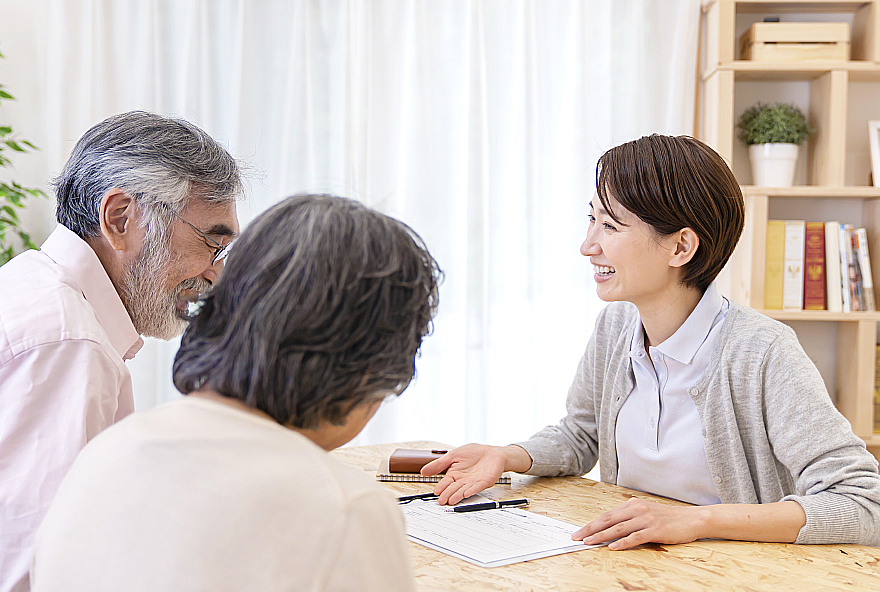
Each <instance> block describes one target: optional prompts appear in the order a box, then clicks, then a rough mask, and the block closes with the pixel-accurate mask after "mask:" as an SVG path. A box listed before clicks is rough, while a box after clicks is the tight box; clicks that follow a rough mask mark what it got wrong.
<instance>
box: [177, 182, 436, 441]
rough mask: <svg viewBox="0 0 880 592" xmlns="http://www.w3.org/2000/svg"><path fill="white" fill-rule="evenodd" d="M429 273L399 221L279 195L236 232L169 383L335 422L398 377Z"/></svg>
mask: <svg viewBox="0 0 880 592" xmlns="http://www.w3.org/2000/svg"><path fill="white" fill-rule="evenodd" d="M440 277H441V272H440V270H439V268H438V266H437V263H436V262H435V261H434V258H433V257H431V255H430V254H429V253H428V251H427V249H426V248H425V246H424V243H423V242H422V240H421V239H420V238H419V236H418V235H417V234H416V233H415V232H413V231H412V230H411V229H410V228H409V227H408V226H406V225H405V224H403V223H402V222H399V221H397V220H395V219H393V218H389V217H388V216H385V215H384V214H381V213H379V212H376V211H374V210H371V209H370V208H367V207H366V206H364V205H362V204H360V203H358V202H356V201H352V200H348V199H343V198H338V197H332V196H327V195H301V196H294V197H290V198H287V199H286V200H284V201H282V202H281V203H279V204H278V205H276V206H274V207H272V208H271V209H269V210H268V211H266V212H264V213H263V214H261V215H260V216H259V217H258V218H256V219H255V220H254V221H253V222H252V223H251V224H250V225H249V226H248V228H247V229H246V230H245V232H244V233H243V234H242V236H241V237H240V238H239V239H238V241H237V242H236V244H235V246H234V247H233V249H232V251H231V253H230V254H229V257H228V258H227V262H226V267H225V269H224V272H223V275H222V277H221V278H220V281H219V282H218V283H217V284H216V285H215V286H214V288H213V289H212V290H211V291H210V292H209V293H208V294H207V295H206V296H205V297H204V299H203V300H202V305H201V308H200V310H199V312H198V313H197V314H196V315H195V316H194V318H193V319H192V321H191V322H190V325H189V327H188V328H187V330H186V332H185V333H184V335H183V339H182V341H181V347H180V350H179V351H178V352H177V356H176V358H175V360H174V373H173V377H174V384H175V386H177V388H178V390H180V391H181V392H183V393H190V392H193V391H196V390H199V389H213V390H215V391H217V392H219V393H221V394H223V395H225V396H227V397H232V398H235V399H238V400H240V401H243V402H244V403H246V404H247V405H249V406H250V407H253V408H256V409H260V410H262V411H264V412H266V413H268V414H269V415H271V416H272V417H273V418H275V420H276V421H278V422H279V423H281V424H283V425H288V426H292V427H296V428H304V429H310V428H315V427H318V426H319V424H321V423H322V422H329V423H332V424H340V423H342V422H343V421H344V419H345V417H346V416H347V415H348V413H349V412H350V411H351V410H352V409H354V408H355V407H357V406H358V405H360V404H362V403H365V402H367V401H369V400H372V399H374V398H378V397H384V396H385V394H387V393H389V392H393V393H398V394H399V393H400V392H402V391H403V390H404V389H405V388H406V387H407V385H408V384H409V383H410V381H411V380H412V378H413V376H414V374H415V357H416V355H417V353H418V350H419V347H420V345H421V342H422V338H423V337H424V336H425V335H427V334H428V333H429V331H430V327H431V319H432V318H433V316H434V313H435V312H436V308H437V300H438V291H437V286H438V283H439V280H440Z"/></svg>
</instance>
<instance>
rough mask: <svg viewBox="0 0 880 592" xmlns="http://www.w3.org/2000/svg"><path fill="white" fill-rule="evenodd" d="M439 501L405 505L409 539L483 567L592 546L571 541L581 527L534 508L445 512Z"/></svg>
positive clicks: (507, 563)
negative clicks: (572, 535)
mask: <svg viewBox="0 0 880 592" xmlns="http://www.w3.org/2000/svg"><path fill="white" fill-rule="evenodd" d="M447 507H448V506H441V505H439V504H438V503H437V502H436V501H416V502H413V503H410V504H406V505H404V506H402V509H403V512H404V515H405V517H406V534H407V536H408V537H409V539H410V540H412V541H415V542H417V543H420V544H422V545H425V546H426V547H430V548H432V549H436V550H437V551H441V552H443V553H447V554H449V555H453V556H455V557H458V558H459V559H464V560H465V561H469V562H470V563H473V564H475V565H479V566H480V567H499V566H502V565H510V564H511V563H519V562H520V561H528V560H530V559H538V558H540V557H549V556H551V555H560V554H562V553H571V552H573V551H583V550H585V549H592V548H593V547H597V546H599V545H585V544H584V543H582V542H580V541H573V540H571V533H573V532H574V531H575V530H577V529H578V528H579V527H578V526H576V525H574V524H569V523H568V522H563V521H561V520H556V519H554V518H548V517H547V516H542V515H540V514H535V513H534V512H528V511H526V510H519V509H514V508H507V509H501V510H483V511H479V512H464V513H456V512H446V511H445V508H447Z"/></svg>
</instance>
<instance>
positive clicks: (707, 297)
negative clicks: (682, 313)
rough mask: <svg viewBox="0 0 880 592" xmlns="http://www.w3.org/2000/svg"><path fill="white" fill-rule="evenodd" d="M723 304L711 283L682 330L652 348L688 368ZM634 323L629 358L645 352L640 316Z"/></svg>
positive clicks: (643, 331) (713, 284)
mask: <svg viewBox="0 0 880 592" xmlns="http://www.w3.org/2000/svg"><path fill="white" fill-rule="evenodd" d="M723 304H724V299H723V298H722V296H721V294H719V293H718V289H717V288H716V286H715V282H712V283H711V284H709V287H708V288H707V289H706V291H705V292H704V293H703V297H702V298H700V301H699V302H698V303H697V306H696V308H694V311H693V312H692V313H691V314H690V316H689V317H688V318H687V319H686V320H685V322H684V323H683V324H682V326H681V327H679V328H678V330H677V331H676V332H675V333H673V334H672V336H670V337H669V339H667V340H666V341H664V342H663V343H661V344H660V345H658V346H656V349H657V350H658V351H660V352H661V353H662V354H663V355H664V356H667V357H670V358H672V359H674V360H676V361H678V362H679V363H681V364H690V363H691V361H692V360H693V359H694V356H695V355H697V351H699V349H700V346H701V345H703V343H704V342H705V341H706V339H707V338H708V337H709V333H710V332H711V331H712V327H713V326H714V324H715V318H716V317H717V316H718V313H719V312H721V310H722V307H723ZM638 321H639V322H638V323H636V329H635V333H634V334H633V338H632V342H631V345H630V354H635V353H637V352H638V351H639V350H644V349H645V330H644V327H643V325H642V319H641V316H640V317H639V319H638Z"/></svg>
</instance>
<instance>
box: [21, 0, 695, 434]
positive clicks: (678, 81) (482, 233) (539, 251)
mask: <svg viewBox="0 0 880 592" xmlns="http://www.w3.org/2000/svg"><path fill="white" fill-rule="evenodd" d="M4 1H6V2H8V0H4ZM699 11H700V8H699V0H653V1H652V0H614V1H612V0H374V1H366V0H360V1H358V0H326V1H317V0H314V1H293V0H290V1H282V0H274V1H273V0H41V1H39V2H34V4H33V14H34V15H36V16H34V19H35V20H36V21H37V24H38V26H39V30H40V33H39V35H40V39H41V40H42V41H41V42H40V43H39V44H38V45H39V48H38V51H37V55H35V56H34V64H32V70H31V71H32V73H33V75H37V76H39V79H40V85H39V88H40V93H41V97H40V100H39V101H38V102H37V104H38V105H40V108H41V109H42V110H43V111H42V113H43V117H44V126H45V130H44V132H45V137H44V138H42V142H41V143H42V146H43V148H44V152H45V158H46V160H47V168H48V169H49V170H48V171H47V174H48V175H52V174H55V173H57V171H58V170H59V169H60V168H61V166H62V164H63V162H64V160H65V159H66V157H67V154H68V152H69V151H70V148H71V147H72V145H73V143H74V142H75V141H76V139H77V138H78V137H79V136H80V135H81V134H82V133H83V132H84V131H85V130H86V129H87V128H88V127H90V126H91V125H93V124H94V123H96V122H97V121H100V120H101V119H103V118H105V117H107V116H108V115H110V114H113V113H117V112H120V111H125V110H129V109H146V110H151V111H156V112H160V113H166V114H172V115H177V116H181V117H184V118H186V119H189V120H190V121H192V122H194V123H196V124H197V125H200V126H201V127H203V128H204V129H206V130H207V131H208V132H209V133H211V134H212V135H213V136H214V137H216V138H218V139H219V140H220V141H221V142H222V143H224V144H225V145H226V146H227V147H228V148H229V149H230V151H231V152H232V153H233V154H234V155H235V156H236V157H238V158H241V159H243V161H245V162H246V163H247V164H248V168H249V170H250V179H251V181H250V192H249V196H248V199H247V201H245V202H244V203H242V204H241V205H240V208H239V213H240V218H241V222H242V225H243V226H244V225H246V223H247V222H248V221H249V220H250V219H252V218H253V217H254V216H256V215H257V214H258V213H259V212H261V211H262V210H264V209H265V208H266V207H268V206H269V205H271V204H273V203H275V202H276V201H278V200H279V199H280V198H282V197H284V196H286V195H290V194H292V193H296V192H302V191H321V192H331V193H336V194H340V195H345V196H351V197H355V198H357V199H360V200H362V201H363V202H365V203H367V204H369V205H371V206H373V207H376V208H378V209H380V210H382V211H384V212H386V213H388V214H390V215H393V216H395V217H398V218H400V219H402V220H404V221H405V222H407V223H408V224H409V225H410V226H412V227H413V228H414V229H416V231H418V232H419V233H420V234H421V235H422V236H423V238H424V239H425V241H426V242H427V244H428V246H429V248H430V249H431V251H432V252H433V253H434V255H435V256H436V258H437V259H438V261H439V263H440V265H441V267H442V268H443V270H444V271H445V272H446V280H445V282H444V284H443V285H442V288H441V304H440V313H439V315H438V317H437V319H436V321H435V332H434V334H433V335H432V336H430V337H428V338H427V339H426V341H425V342H424V345H423V351H422V356H421V359H420V360H419V361H418V376H417V379H416V381H415V382H414V383H413V385H412V386H411V387H410V389H409V390H408V391H407V392H405V393H404V394H403V395H402V396H401V397H400V398H399V399H398V400H396V401H394V402H392V403H389V404H386V406H385V407H384V408H383V409H382V410H381V411H380V413H379V414H378V415H377V417H376V418H375V419H374V420H373V422H372V423H371V424H370V425H369V426H368V427H367V428H366V430H365V431H364V432H363V433H362V435H361V436H360V437H359V438H358V440H357V441H356V443H373V442H390V441H401V440H410V439H433V440H438V441H442V442H447V443H449V444H459V443H463V442H465V441H483V442H489V443H496V444H502V443H507V442H509V441H516V440H519V439H525V438H526V437H528V436H529V435H530V434H531V433H532V432H534V431H535V430H536V429H539V428H540V427H542V426H543V425H546V424H547V423H550V422H555V421H556V420H557V419H558V417H560V416H561V414H563V413H564V400H565V394H566V391H567V388H568V385H569V383H570V381H571V377H572V375H573V372H574V369H575V366H576V363H577V360H578V358H579V357H580V354H581V353H582V351H583V348H584V347H585V345H586V342H587V339H588V337H589V334H590V332H591V329H592V323H593V320H594V318H595V315H596V313H597V312H598V310H599V309H600V308H601V305H602V304H601V302H599V301H598V299H597V298H596V297H595V289H594V285H593V281H592V269H591V267H590V265H589V261H588V260H587V259H585V258H583V257H581V256H580V254H579V252H578V248H579V246H580V242H581V240H582V238H583V235H584V233H585V230H586V225H587V220H586V212H587V204H588V201H589V200H590V198H591V196H592V193H593V179H594V169H595V164H596V159H597V157H598V156H599V155H600V154H601V153H602V152H603V151H604V150H606V149H607V148H609V147H611V146H613V145H615V144H618V143H620V142H623V141H627V140H630V139H633V138H636V137H638V136H641V135H644V134H647V133H653V132H659V133H672V134H681V133H685V134H690V133H693V119H694V95H695V84H696V54H697V38H698V34H697V28H698V22H699ZM4 53H7V54H8V53H9V52H8V51H4ZM38 141H40V139H39V138H38ZM148 341H149V343H148V345H147V347H146V348H145V349H144V350H143V351H142V352H141V353H140V354H138V356H137V358H135V360H134V361H133V362H131V363H130V365H131V367H132V373H133V376H134V380H135V393H136V399H137V404H138V407H139V408H140V409H144V408H146V407H150V406H152V405H155V404H156V403H158V402H161V401H164V400H168V399H171V398H174V397H176V396H178V395H177V393H176V391H175V390H174V388H173V386H172V384H171V379H170V368H171V360H172V358H173V355H174V352H175V350H176V343H160V342H156V341H153V340H148Z"/></svg>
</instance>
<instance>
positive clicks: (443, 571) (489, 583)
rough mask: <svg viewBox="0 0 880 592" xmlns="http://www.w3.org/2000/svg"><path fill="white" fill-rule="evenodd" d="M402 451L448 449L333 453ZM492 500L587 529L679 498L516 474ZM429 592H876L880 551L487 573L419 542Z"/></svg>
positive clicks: (767, 551)
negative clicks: (639, 505) (650, 503)
mask: <svg viewBox="0 0 880 592" xmlns="http://www.w3.org/2000/svg"><path fill="white" fill-rule="evenodd" d="M395 448H424V449H434V448H446V446H444V445H442V444H438V443H436V442H405V443H401V444H381V445H376V446H361V447H351V448H340V449H337V450H335V451H333V453H332V454H333V455H334V456H336V457H337V458H339V459H340V460H343V461H344V462H346V463H348V464H350V465H353V466H356V467H359V468H362V469H363V470H364V471H366V472H368V473H375V472H376V468H377V467H378V465H379V462H380V460H381V459H382V458H383V457H387V456H388V455H390V454H391V452H392V451H393V450H394V449H395ZM383 485H387V486H388V487H389V488H391V489H393V490H394V491H396V492H399V493H400V494H404V495H405V494H410V493H422V492H427V491H430V490H431V489H432V487H433V485H431V484H429V483H383ZM483 495H486V496H487V497H490V498H494V499H509V498H519V497H525V498H528V499H529V502H530V503H529V508H528V509H529V511H531V512H536V513H538V514H544V515H545V516H551V517H553V518H558V519H560V520H565V521H566V522H571V523H573V524H577V525H583V524H586V523H587V522H589V521H590V520H592V519H593V518H595V517H596V516H598V515H599V514H600V513H602V512H604V511H606V510H609V509H611V508H613V507H615V506H617V505H619V504H620V503H622V502H624V501H625V500H627V499H629V498H631V497H634V496H635V497H640V498H643V499H649V500H654V501H659V502H662V503H667V504H678V505H685V504H682V503H681V502H677V501H673V500H668V499H665V498H659V497H656V496H653V495H648V494H644V493H641V492H638V491H633V490H630V489H626V488H624V487H618V486H617V485H608V484H607V483H597V482H595V481H592V480H590V479H585V478H582V477H559V478H545V477H528V476H524V475H515V476H514V478H513V484H512V485H496V486H494V487H491V488H489V489H487V490H486V491H484V492H483ZM411 550H412V558H413V564H414V569H415V574H416V582H417V583H418V589H419V590H420V591H422V592H441V591H442V592H450V591H456V592H458V591H462V592H468V591H471V590H473V591H477V590H479V591H481V592H483V591H486V590H515V591H517V592H527V591H532V590H534V591H542V592H543V591H545V590H578V591H582V590H626V591H634V590H651V591H664V590H687V591H693V590H707V591H713V592H715V591H718V590H737V591H739V590H749V591H756V590H773V591H777V590H797V591H803V590H823V591H829V590H875V591H880V548H874V547H863V546H859V545H786V544H777V543H745V542H738V541H719V540H702V541H697V542H694V543H689V544H685V545H658V544H649V545H642V546H640V547H637V548H635V549H631V550H628V551H611V550H609V549H608V548H606V547H598V548H595V549H590V550H587V551H578V552H576V553H568V554H566V555H557V556H555V557H546V558H544V559H537V560H534V561H528V562H525V563H516V564H513V565H508V566H504V567H496V568H493V569H486V568H481V567H477V566H475V565H472V564H470V563H468V562H466V561H463V560H461V559H458V558H455V557H452V556H449V555H446V554H444V553H441V552H439V551H435V550H433V549H429V548H428V547H424V546H422V545H419V544H416V543H411Z"/></svg>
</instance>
